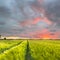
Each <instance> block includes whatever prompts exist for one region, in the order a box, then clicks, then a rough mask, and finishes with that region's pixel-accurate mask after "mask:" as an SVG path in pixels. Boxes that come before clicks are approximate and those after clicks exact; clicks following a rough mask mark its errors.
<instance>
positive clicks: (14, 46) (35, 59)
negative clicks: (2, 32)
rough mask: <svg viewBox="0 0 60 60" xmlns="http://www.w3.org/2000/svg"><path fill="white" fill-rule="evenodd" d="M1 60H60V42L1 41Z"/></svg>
mask: <svg viewBox="0 0 60 60" xmlns="http://www.w3.org/2000/svg"><path fill="white" fill-rule="evenodd" d="M0 60H60V41H59V40H28V41H27V40H24V41H23V40H10V41H8V40H1V41H0Z"/></svg>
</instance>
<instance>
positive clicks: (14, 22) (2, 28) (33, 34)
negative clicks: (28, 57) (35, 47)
mask: <svg viewBox="0 0 60 60" xmlns="http://www.w3.org/2000/svg"><path fill="white" fill-rule="evenodd" d="M0 34H1V35H2V36H18V37H22V38H51V39H60V0H0Z"/></svg>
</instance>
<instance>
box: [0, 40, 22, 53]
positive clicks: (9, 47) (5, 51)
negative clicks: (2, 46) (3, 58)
mask: <svg viewBox="0 0 60 60" xmlns="http://www.w3.org/2000/svg"><path fill="white" fill-rule="evenodd" d="M22 42H23V41H21V42H19V43H17V44H14V45H12V46H10V47H9V48H6V50H4V51H3V52H1V53H0V54H3V53H4V52H6V51H8V50H10V49H12V48H14V47H16V46H18V45H20V44H21V43H22Z"/></svg>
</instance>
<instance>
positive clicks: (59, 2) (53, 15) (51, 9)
mask: <svg viewBox="0 0 60 60" xmlns="http://www.w3.org/2000/svg"><path fill="white" fill-rule="evenodd" d="M46 1H47V0H46ZM49 1H50V0H48V1H47V2H46V4H45V13H46V16H47V17H48V18H49V19H50V20H51V21H53V22H56V23H58V25H60V0H52V1H50V2H49Z"/></svg>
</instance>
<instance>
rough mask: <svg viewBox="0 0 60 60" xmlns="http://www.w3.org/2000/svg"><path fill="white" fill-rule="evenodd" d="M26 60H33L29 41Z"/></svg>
mask: <svg viewBox="0 0 60 60" xmlns="http://www.w3.org/2000/svg"><path fill="white" fill-rule="evenodd" d="M25 60H32V56H31V53H30V47H29V41H28V40H27V48H26V55H25Z"/></svg>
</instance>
